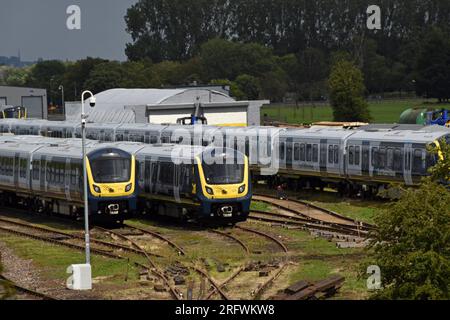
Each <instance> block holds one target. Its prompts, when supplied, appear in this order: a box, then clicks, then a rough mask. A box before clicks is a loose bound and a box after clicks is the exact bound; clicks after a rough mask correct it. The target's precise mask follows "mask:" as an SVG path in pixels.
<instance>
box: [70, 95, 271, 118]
mask: <svg viewBox="0 0 450 320" xmlns="http://www.w3.org/2000/svg"><path fill="white" fill-rule="evenodd" d="M95 97H96V100H97V103H96V106H95V108H93V109H90V108H89V107H87V106H89V104H86V108H87V109H90V110H88V113H89V118H88V121H90V122H116V123H117V122H121V123H170V124H172V123H177V120H178V119H180V118H186V117H190V116H191V115H192V114H193V113H194V112H195V109H196V107H197V106H200V108H199V109H200V114H201V115H203V116H204V117H206V119H207V121H208V124H209V125H218V126H253V125H259V124H260V108H261V106H262V105H264V104H268V103H270V102H269V101H266V100H263V101H236V100H235V99H233V98H231V97H230V96H229V95H227V94H226V93H224V91H219V90H214V89H213V88H209V87H204V88H193V87H189V88H182V89H111V90H107V91H104V92H101V93H99V94H97V95H96V96H95ZM66 109H67V119H68V120H69V119H77V120H78V119H79V117H80V108H79V105H76V104H75V105H71V104H67V105H66ZM74 111H76V112H74Z"/></svg>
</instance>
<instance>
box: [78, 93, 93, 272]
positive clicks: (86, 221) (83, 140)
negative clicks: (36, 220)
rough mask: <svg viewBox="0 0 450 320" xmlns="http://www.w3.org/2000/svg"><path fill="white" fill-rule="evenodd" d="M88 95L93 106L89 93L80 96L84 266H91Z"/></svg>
mask: <svg viewBox="0 0 450 320" xmlns="http://www.w3.org/2000/svg"><path fill="white" fill-rule="evenodd" d="M86 94H88V95H90V96H91V98H90V102H89V104H90V106H91V107H92V108H93V107H94V106H95V97H94V95H93V94H92V92H90V91H84V92H83V93H82V94H81V135H82V138H81V145H82V152H83V180H84V181H83V186H84V229H85V241H86V264H89V265H90V264H91V249H90V239H89V208H88V183H87V170H86V167H87V159H86V119H87V116H86V114H85V112H84V96H85V95H86Z"/></svg>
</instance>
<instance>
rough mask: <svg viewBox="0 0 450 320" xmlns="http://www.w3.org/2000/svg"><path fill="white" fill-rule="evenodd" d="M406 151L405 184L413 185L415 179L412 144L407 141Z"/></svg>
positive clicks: (404, 156)
mask: <svg viewBox="0 0 450 320" xmlns="http://www.w3.org/2000/svg"><path fill="white" fill-rule="evenodd" d="M404 148H405V152H404V155H403V158H404V162H405V165H404V169H403V175H404V180H405V184H406V185H409V186H410V185H412V184H413V179H412V151H413V148H412V144H411V143H407V144H405V147H404Z"/></svg>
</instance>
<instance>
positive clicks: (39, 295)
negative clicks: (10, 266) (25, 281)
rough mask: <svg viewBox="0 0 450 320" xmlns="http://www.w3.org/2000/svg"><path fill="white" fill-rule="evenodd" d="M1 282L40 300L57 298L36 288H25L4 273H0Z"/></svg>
mask: <svg viewBox="0 0 450 320" xmlns="http://www.w3.org/2000/svg"><path fill="white" fill-rule="evenodd" d="M2 282H3V283H4V284H6V285H7V286H9V287H11V288H14V290H16V291H17V292H21V293H23V294H26V295H29V296H32V297H35V298H38V299H40V300H58V299H56V298H54V297H51V296H49V295H47V294H44V293H41V292H38V291H36V290H32V289H29V288H25V287H23V286H21V285H19V284H17V283H15V282H14V281H12V280H10V279H8V278H6V277H5V276H4V275H2V274H0V284H2Z"/></svg>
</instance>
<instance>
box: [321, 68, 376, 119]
mask: <svg viewBox="0 0 450 320" xmlns="http://www.w3.org/2000/svg"><path fill="white" fill-rule="evenodd" d="M328 81H329V87H330V100H331V105H332V107H333V115H334V120H335V121H369V120H370V112H369V109H368V105H367V102H366V101H365V100H364V96H363V94H364V91H365V87H364V79H363V75H362V72H361V70H359V69H358V68H357V67H356V66H355V65H354V64H353V63H352V62H350V61H346V60H338V61H337V62H336V63H335V64H334V66H333V67H332V70H331V74H330V78H329V80H328Z"/></svg>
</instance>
